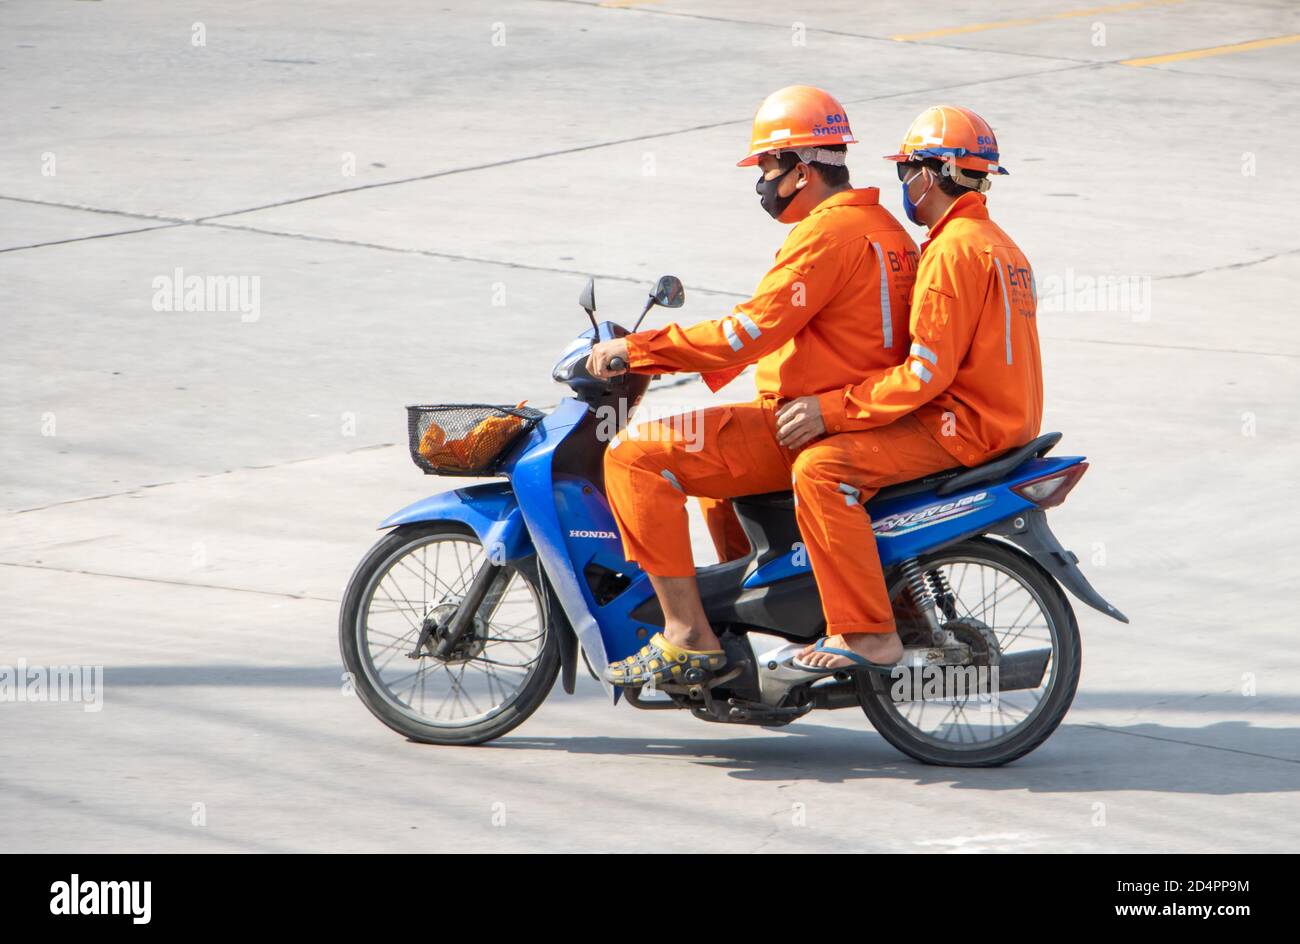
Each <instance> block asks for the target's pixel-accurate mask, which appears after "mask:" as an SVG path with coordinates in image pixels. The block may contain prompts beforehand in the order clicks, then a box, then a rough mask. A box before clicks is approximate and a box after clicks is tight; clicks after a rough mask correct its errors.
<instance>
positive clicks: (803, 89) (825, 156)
mask: <svg viewBox="0 0 1300 944" xmlns="http://www.w3.org/2000/svg"><path fill="white" fill-rule="evenodd" d="M857 140H858V139H857V138H855V137H854V136H853V132H852V131H851V130H850V129H849V116H848V115H846V114H844V106H843V105H841V104H840V103H839V102H837V101H836V100H835V96H833V95H831V94H830V93H829V92H824V91H822V90H821V89H819V88H813V87H812V86H811V85H791V86H789V87H787V88H783V89H780V90H778V91H775V92H773V93H772V94H771V95H769V96H768V97H767V98H765V99H763V104H761V105H759V106H758V111H757V112H756V113H755V114H754V130H753V132H752V133H751V134H750V140H749V153H748V154H746V155H745V158H744V160H740V161H737V162H736V166H737V167H752V166H753V165H754V164H757V163H758V159H759V158H760V157H762V156H763V155H764V154H777V153H779V152H781V151H795V152H797V153H798V154H799V159H800V160H801V161H803V162H804V163H810V162H812V161H816V162H817V163H819V164H831V165H835V166H839V165H842V164H843V163H844V154H843V152H841V151H824V150H822V149H821V147H820V145H824V144H855V143H857Z"/></svg>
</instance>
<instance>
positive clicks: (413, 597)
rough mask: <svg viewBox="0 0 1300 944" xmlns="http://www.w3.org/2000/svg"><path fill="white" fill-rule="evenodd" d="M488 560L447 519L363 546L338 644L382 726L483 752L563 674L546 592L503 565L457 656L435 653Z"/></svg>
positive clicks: (523, 717)
mask: <svg viewBox="0 0 1300 944" xmlns="http://www.w3.org/2000/svg"><path fill="white" fill-rule="evenodd" d="M484 561H485V552H484V548H483V545H482V543H481V542H480V541H479V539H478V538H477V537H476V536H475V534H474V533H473V531H472V530H470V529H469V528H467V527H466V526H464V525H462V524H461V523H459V522H454V521H439V522H430V523H422V524H417V525H406V526H403V527H400V528H397V529H396V530H394V531H392V532H391V533H390V534H388V535H387V536H386V537H384V538H383V539H382V540H381V541H380V542H379V543H378V544H376V545H375V546H374V547H373V548H371V550H370V552H369V553H368V554H367V555H366V556H365V558H364V559H363V560H362V561H361V563H360V564H359V565H358V566H357V569H356V571H355V572H354V573H353V575H352V579H351V581H349V583H348V588H347V592H346V594H345V595H344V599H343V606H342V609H341V610H340V613H339V648H340V650H341V652H342V656H343V665H344V667H345V668H346V669H347V671H348V673H349V675H350V677H351V680H352V684H353V685H354V689H355V692H356V694H357V696H358V697H360V699H361V701H362V703H364V704H365V706H366V707H367V708H368V709H370V711H371V713H372V714H374V715H375V717H377V718H378V719H379V720H380V721H382V722H383V723H384V724H386V725H387V726H388V727H390V728H392V729H393V730H394V731H396V732H398V733H399V734H402V735H404V736H405V737H408V738H410V739H411V740H413V741H420V742H423V743H426V744H481V743H483V742H484V741H490V740H492V739H493V738H497V737H500V736H501V735H503V734H505V733H506V732H507V731H510V730H511V729H513V728H515V727H516V726H518V725H520V724H522V723H523V722H524V721H525V720H526V719H527V718H528V717H529V715H531V714H532V713H533V712H534V711H536V710H537V708H538V706H539V705H541V703H542V702H543V701H545V700H546V696H547V695H548V694H549V693H550V691H551V688H552V686H553V685H554V684H555V679H556V676H557V674H558V673H559V669H560V658H559V646H558V643H557V640H556V638H555V633H554V632H553V631H552V627H551V625H550V621H549V620H548V618H547V616H548V611H547V608H546V605H545V601H546V594H545V593H544V590H543V588H542V587H539V586H538V585H537V582H536V580H535V579H534V578H533V577H532V576H531V575H530V574H529V573H527V572H526V571H525V570H523V569H520V568H518V567H515V566H512V565H510V564H507V565H506V566H505V567H504V568H503V570H502V571H501V572H500V574H499V575H498V577H497V579H496V581H495V582H494V583H493V585H492V587H491V588H490V589H489V591H488V595H487V597H486V598H485V599H484V601H483V604H482V605H481V606H480V607H479V609H478V612H477V613H476V614H475V615H474V618H473V620H472V621H471V625H470V626H469V628H468V629H467V630H466V632H465V634H464V636H463V637H462V638H461V640H460V641H459V642H458V643H457V645H456V646H455V648H454V649H452V650H451V651H450V652H448V653H447V654H446V655H445V656H437V655H434V649H435V647H436V646H437V643H438V641H439V637H438V627H445V626H446V624H447V622H448V621H449V619H450V617H451V615H452V614H454V613H455V611H456V610H457V608H458V607H459V605H460V602H461V600H462V599H463V597H464V594H465V593H466V591H467V590H468V589H469V586H470V583H471V582H472V581H473V579H474V575H475V574H476V573H478V570H479V568H480V567H481V566H482V565H483V563H484Z"/></svg>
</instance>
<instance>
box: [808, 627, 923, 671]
mask: <svg viewBox="0 0 1300 944" xmlns="http://www.w3.org/2000/svg"><path fill="white" fill-rule="evenodd" d="M826 646H827V648H830V649H848V650H849V651H850V652H855V653H857V654H858V655H860V656H862V658H864V659H870V660H871V661H872V662H875V663H877V664H878V665H893V664H894V663H896V662H897V661H898V660H899V659H901V658H903V640H901V639H899V638H898V633H849V634H848V635H846V636H828V637H827V639H826ZM799 661H800V662H802V663H803V664H804V665H812V666H816V667H817V668H819V669H844V668H848V667H849V666H851V665H853V662H851V661H850V660H849V659H846V658H845V657H844V656H837V655H835V654H834V653H830V652H818V651H816V650H815V649H814V648H813V647H812V646H808V647H807V648H805V649H804V650H803V652H801V653H799Z"/></svg>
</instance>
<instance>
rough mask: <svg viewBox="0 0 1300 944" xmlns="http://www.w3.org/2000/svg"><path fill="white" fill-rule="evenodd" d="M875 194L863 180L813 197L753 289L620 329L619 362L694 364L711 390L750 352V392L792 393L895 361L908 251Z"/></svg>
mask: <svg viewBox="0 0 1300 944" xmlns="http://www.w3.org/2000/svg"><path fill="white" fill-rule="evenodd" d="M879 197H880V191H879V190H878V189H876V188H875V187H867V188H864V189H861V190H845V191H841V192H840V193H836V194H833V195H832V196H830V197H828V198H826V199H825V200H823V201H822V202H821V203H820V204H818V205H817V206H816V207H815V208H814V209H813V211H812V212H811V213H809V214H808V216H807V217H805V218H804V219H803V220H800V221H799V223H797V224H796V225H795V226H794V228H793V229H791V230H790V234H789V235H788V236H787V237H786V240H785V243H784V244H783V245H782V246H781V249H780V250H779V251H778V252H777V254H776V262H775V264H774V265H773V266H772V268H771V270H769V271H768V273H767V274H766V275H765V276H764V277H763V279H762V281H761V282H760V283H759V285H758V289H757V290H756V291H755V292H754V296H753V298H751V299H750V300H748V301H746V302H743V303H742V304H739V305H737V306H736V308H735V310H734V311H733V312H732V314H730V315H727V316H725V317H723V318H720V319H717V320H715V321H705V322H701V323H700V324H696V325H692V326H690V327H686V328H683V327H681V326H679V325H676V324H670V325H667V326H665V327H663V328H659V329H657V330H652V331H639V332H637V333H635V334H629V335H628V336H627V338H626V340H627V350H628V359H627V360H628V367H629V369H631V370H634V371H637V372H638V373H656V372H659V371H665V372H667V371H680V370H688V371H699V372H700V373H701V374H702V375H703V378H704V381H705V383H707V384H708V385H709V389H711V390H718V389H719V388H720V387H723V386H725V385H726V384H728V383H730V382H731V381H732V380H733V379H735V377H736V376H737V375H738V374H740V372H741V371H742V370H744V368H745V366H746V365H748V364H752V363H754V362H755V361H757V362H758V372H757V376H756V378H755V383H756V385H757V387H758V393H759V397H760V398H761V399H768V398H781V399H793V398H795V397H801V396H810V395H814V394H819V393H823V392H825V391H827V390H837V389H840V388H846V387H847V386H849V385H851V384H857V383H860V382H861V380H862V378H863V377H864V376H867V375H868V374H870V373H872V372H874V371H878V370H882V369H884V368H886V367H890V366H893V365H897V364H900V363H901V362H902V361H903V359H904V357H905V356H906V347H907V341H908V338H907V324H908V314H907V312H908V298H909V297H910V295H911V292H912V283H913V281H914V279H915V275H916V266H917V258H918V253H917V249H916V244H915V243H914V242H912V239H911V237H909V236H908V235H907V233H906V232H905V231H904V230H903V227H902V226H901V225H900V224H899V223H898V221H897V220H895V219H894V217H893V216H891V215H890V213H889V212H888V211H887V210H885V209H884V208H882V207H881V206H880V202H879Z"/></svg>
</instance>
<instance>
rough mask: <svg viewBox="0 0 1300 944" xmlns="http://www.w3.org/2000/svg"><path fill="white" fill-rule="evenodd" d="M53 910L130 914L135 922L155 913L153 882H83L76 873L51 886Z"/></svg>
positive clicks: (61, 913)
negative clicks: (68, 879)
mask: <svg viewBox="0 0 1300 944" xmlns="http://www.w3.org/2000/svg"><path fill="white" fill-rule="evenodd" d="M50 895H51V897H50V914H55V915H130V916H131V923H132V924H148V923H149V918H150V917H151V916H152V913H153V907H152V903H151V899H152V897H153V882H83V881H82V880H81V876H79V875H77V873H75V872H74V873H73V874H72V880H71V881H68V882H55V883H54V884H53V885H51V886H50Z"/></svg>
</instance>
